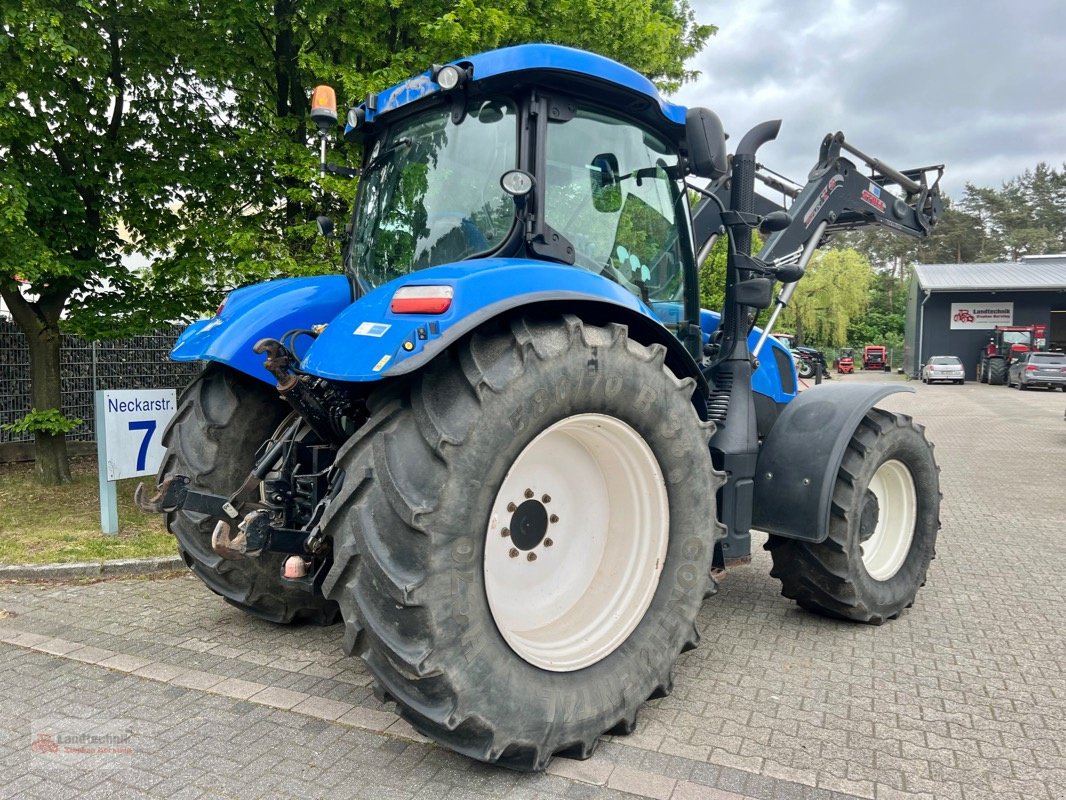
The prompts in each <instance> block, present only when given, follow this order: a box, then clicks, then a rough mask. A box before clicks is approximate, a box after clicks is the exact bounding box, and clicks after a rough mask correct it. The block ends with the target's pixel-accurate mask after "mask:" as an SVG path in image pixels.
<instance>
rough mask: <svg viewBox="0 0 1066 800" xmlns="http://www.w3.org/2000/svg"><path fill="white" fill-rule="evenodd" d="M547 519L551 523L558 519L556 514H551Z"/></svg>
mask: <svg viewBox="0 0 1066 800" xmlns="http://www.w3.org/2000/svg"><path fill="white" fill-rule="evenodd" d="M548 520H549V521H550V522H552V523H556V522H558V521H559V516H558V515H557V514H552V515H551V516H550V517H548Z"/></svg>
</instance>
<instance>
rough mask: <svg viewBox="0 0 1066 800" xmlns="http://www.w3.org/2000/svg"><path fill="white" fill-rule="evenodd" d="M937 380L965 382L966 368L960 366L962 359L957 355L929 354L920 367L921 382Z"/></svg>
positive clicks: (934, 381)
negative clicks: (923, 364)
mask: <svg viewBox="0 0 1066 800" xmlns="http://www.w3.org/2000/svg"><path fill="white" fill-rule="evenodd" d="M937 381H951V382H952V383H965V382H966V369H965V368H964V367H963V366H962V359H961V358H959V357H958V356H930V357H929V360H928V361H926V362H925V366H924V367H922V383H936V382H937Z"/></svg>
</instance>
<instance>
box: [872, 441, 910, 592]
mask: <svg viewBox="0 0 1066 800" xmlns="http://www.w3.org/2000/svg"><path fill="white" fill-rule="evenodd" d="M869 488H870V491H871V492H873V494H874V496H875V497H876V498H877V505H878V516H877V525H876V527H875V528H874V532H873V533H872V534H871V535H870V538H868V539H867V540H866V541H865V542H863V543H862V545H861V547H862V563H863V566H865V567H866V571H867V572H868V573H869V574H870V577H871V578H873V579H874V580H877V581H887V580H888V579H889V578H891V577H892V576H893V575H895V574H896V573H897V572H899V569H900V567H902V566H903V562H904V561H906V560H907V553H909V552H910V549H911V542H912V541H913V540H914V524H915V520H916V519H917V515H918V496H917V492H915V490H914V478H913V477H911V473H910V470H908V469H907V468H906V467H905V466H904V465H903V463H902V462H900V461H894V460H893V461H886V462H885V463H884V464H882V465H881V466H880V467H878V468H877V472H875V473H874V476H873V478H871V479H870V487H869Z"/></svg>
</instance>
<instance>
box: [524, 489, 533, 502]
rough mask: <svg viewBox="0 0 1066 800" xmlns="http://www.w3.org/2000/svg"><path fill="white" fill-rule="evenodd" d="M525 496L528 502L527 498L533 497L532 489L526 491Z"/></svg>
mask: <svg viewBox="0 0 1066 800" xmlns="http://www.w3.org/2000/svg"><path fill="white" fill-rule="evenodd" d="M525 495H526V500H528V499H529V498H531V497H532V496H533V490H532V489H526V491H525Z"/></svg>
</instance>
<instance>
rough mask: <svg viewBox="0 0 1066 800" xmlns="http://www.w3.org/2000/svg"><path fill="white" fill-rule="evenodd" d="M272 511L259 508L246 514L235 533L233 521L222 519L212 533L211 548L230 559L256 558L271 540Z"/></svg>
mask: <svg viewBox="0 0 1066 800" xmlns="http://www.w3.org/2000/svg"><path fill="white" fill-rule="evenodd" d="M270 532H271V530H270V512H268V511H264V510H262V509H257V510H255V511H252V512H250V513H248V514H246V515H245V517H244V519H242V520H241V521H240V523H239V524H238V525H237V531H236V533H234V530H233V526H232V523H230V522H229V521H227V520H222V519H220V520H219V521H218V524H217V525H215V530H214V532H213V533H212V534H211V549H212V550H214V551H215V552H216V553H218V554H219V555H220V556H222V557H223V558H225V559H227V560H229V561H236V560H238V559H241V558H256V557H257V556H259V555H260V554H262V552H263V550H264V549H265V548H266V546H267V543H268V542H269V541H270Z"/></svg>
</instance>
